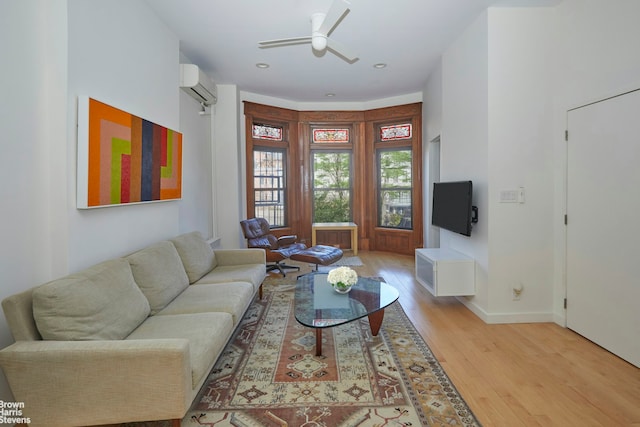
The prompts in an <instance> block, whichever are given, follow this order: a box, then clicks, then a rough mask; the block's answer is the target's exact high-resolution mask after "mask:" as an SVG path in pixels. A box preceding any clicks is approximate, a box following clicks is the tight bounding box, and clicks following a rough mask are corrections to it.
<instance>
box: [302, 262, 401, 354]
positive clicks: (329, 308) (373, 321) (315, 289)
mask: <svg viewBox="0 0 640 427" xmlns="http://www.w3.org/2000/svg"><path fill="white" fill-rule="evenodd" d="M398 297H399V294H398V291H397V290H396V288H394V287H393V286H391V285H388V284H386V283H385V282H380V281H378V280H374V279H368V278H365V277H359V278H358V283H356V285H355V286H353V288H351V291H350V292H349V293H346V294H339V293H337V292H336V291H334V290H333V288H332V287H331V285H330V284H329V283H328V282H327V273H312V274H307V275H304V276H301V277H300V278H299V279H298V282H297V284H296V290H295V299H294V307H295V308H294V314H295V317H296V320H297V321H298V322H299V323H300V324H302V325H304V326H308V327H310V328H314V329H315V330H316V356H320V355H322V329H324V328H330V327H333V326H338V325H342V324H344V323H349V322H352V321H354V320H357V319H360V318H361V317H364V316H369V325H370V326H371V333H372V334H373V335H374V336H376V335H378V332H379V331H380V326H381V325H382V319H383V318H384V309H385V307H387V306H389V305H390V304H392V303H393V302H395V301H396V300H397V299H398Z"/></svg>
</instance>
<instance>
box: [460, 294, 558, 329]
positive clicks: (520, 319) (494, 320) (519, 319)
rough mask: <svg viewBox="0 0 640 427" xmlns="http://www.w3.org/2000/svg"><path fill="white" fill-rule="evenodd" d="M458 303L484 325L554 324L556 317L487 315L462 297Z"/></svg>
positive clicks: (540, 313)
mask: <svg viewBox="0 0 640 427" xmlns="http://www.w3.org/2000/svg"><path fill="white" fill-rule="evenodd" d="M457 299H458V301H460V302H461V303H462V304H464V305H465V307H467V308H468V309H469V310H471V312H472V313H473V314H475V315H476V316H478V317H479V318H480V319H481V320H482V321H483V322H484V323H487V324H491V325H493V324H501V323H548V322H554V323H557V322H556V316H555V315H554V314H553V313H545V312H528V313H487V311H485V310H484V309H482V308H481V307H478V306H477V305H476V304H474V303H473V302H472V301H470V300H469V299H467V298H464V297H458V298H457Z"/></svg>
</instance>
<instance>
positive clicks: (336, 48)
mask: <svg viewBox="0 0 640 427" xmlns="http://www.w3.org/2000/svg"><path fill="white" fill-rule="evenodd" d="M327 47H328V48H329V49H331V50H332V51H333V52H334V53H336V54H337V55H338V56H341V57H343V58H344V59H345V60H347V62H349V63H351V64H353V63H354V62H356V61H357V60H358V59H359V58H358V54H356V53H355V52H354V51H353V50H351V49H349V48H348V47H346V46H345V45H343V44H342V43H340V42H337V41H335V40H333V39H329V38H328V39H327Z"/></svg>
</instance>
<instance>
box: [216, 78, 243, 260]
mask: <svg viewBox="0 0 640 427" xmlns="http://www.w3.org/2000/svg"><path fill="white" fill-rule="evenodd" d="M240 104H241V101H240V95H239V93H238V89H237V87H236V86H235V85H218V103H217V104H216V105H215V107H214V110H215V118H214V123H215V125H214V128H215V131H214V137H213V139H214V157H215V165H214V168H215V193H216V201H215V204H216V206H217V207H218V209H217V210H216V216H217V218H218V234H219V236H218V237H220V245H221V246H222V247H224V248H242V247H246V246H247V245H246V240H245V239H244V237H243V236H242V231H241V229H240V219H241V218H245V216H246V214H245V212H246V209H245V208H244V205H243V204H244V203H245V200H246V198H245V197H244V194H245V189H244V188H245V187H244V156H243V155H241V153H243V152H244V151H243V150H244V147H243V143H242V136H241V135H242V131H241V123H242V122H243V121H244V117H243V116H242V114H241V113H240V111H241V105H240Z"/></svg>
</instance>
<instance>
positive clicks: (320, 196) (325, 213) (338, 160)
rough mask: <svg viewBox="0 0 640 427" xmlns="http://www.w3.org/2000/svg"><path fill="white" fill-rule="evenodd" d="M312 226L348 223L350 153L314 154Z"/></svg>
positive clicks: (326, 152)
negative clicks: (313, 224) (317, 223)
mask: <svg viewBox="0 0 640 427" xmlns="http://www.w3.org/2000/svg"><path fill="white" fill-rule="evenodd" d="M312 157H313V159H312V163H313V222H349V221H351V220H352V219H351V218H352V215H351V152H350V151H314V152H313V153H312Z"/></svg>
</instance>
